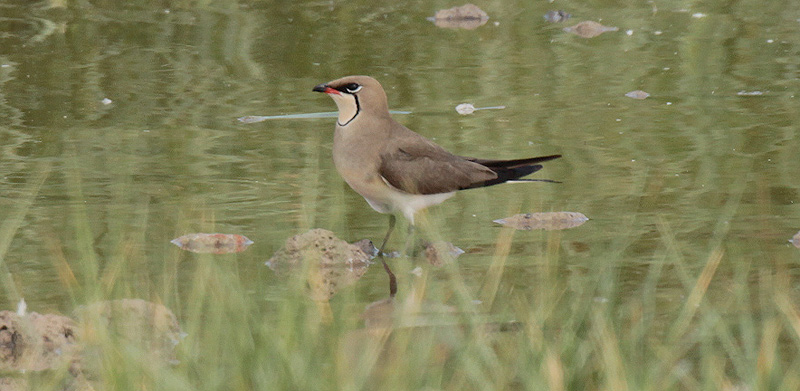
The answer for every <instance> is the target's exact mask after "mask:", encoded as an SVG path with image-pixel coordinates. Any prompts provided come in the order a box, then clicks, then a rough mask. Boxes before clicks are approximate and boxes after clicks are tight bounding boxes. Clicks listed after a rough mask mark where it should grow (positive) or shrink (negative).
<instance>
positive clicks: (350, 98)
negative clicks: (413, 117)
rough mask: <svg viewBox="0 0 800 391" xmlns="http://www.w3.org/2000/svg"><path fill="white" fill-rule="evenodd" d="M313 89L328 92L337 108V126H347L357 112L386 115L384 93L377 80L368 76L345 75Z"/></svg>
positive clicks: (356, 115) (387, 108) (387, 110)
mask: <svg viewBox="0 0 800 391" xmlns="http://www.w3.org/2000/svg"><path fill="white" fill-rule="evenodd" d="M313 91H316V92H324V93H326V94H328V96H330V97H331V98H333V101H334V102H336V106H337V107H338V108H339V119H338V124H339V126H347V125H349V124H350V123H351V122H352V121H354V120H355V119H356V118H357V117H358V116H359V114H361V113H369V115H378V116H388V115H389V106H388V104H387V102H386V93H385V92H384V91H383V87H381V84H380V83H378V81H377V80H375V79H373V78H371V77H369V76H346V77H343V78H341V79H336V80H333V81H330V82H327V83H323V84H319V85H317V86H315V87H314V89H313Z"/></svg>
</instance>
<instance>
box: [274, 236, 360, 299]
mask: <svg viewBox="0 0 800 391" xmlns="http://www.w3.org/2000/svg"><path fill="white" fill-rule="evenodd" d="M357 243H359V245H355V244H350V243H347V242H345V241H344V240H342V239H339V238H337V237H336V235H335V234H334V233H333V232H331V231H328V230H326V229H321V228H317V229H312V230H310V231H308V232H306V233H303V234H300V235H296V236H292V237H291V238H289V239H286V243H285V244H284V246H283V248H281V249H280V250H278V251H276V252H275V254H273V255H272V257H271V258H270V259H269V261H267V262H266V265H267V266H269V268H270V269H272V270H274V271H275V272H276V273H280V274H286V273H291V272H293V271H299V270H307V271H308V273H309V274H308V276H307V278H308V284H309V287H310V288H311V297H312V298H314V299H315V300H328V299H330V298H331V297H332V296H333V295H334V294H335V293H336V292H337V291H338V290H339V288H340V287H342V286H347V285H351V284H353V283H355V282H356V281H358V279H359V278H361V276H363V275H364V273H366V272H367V268H368V267H369V265H370V264H371V262H370V259H372V256H370V255H368V254H367V253H366V252H364V250H363V249H362V247H360V246H363V247H365V248H366V249H367V251H370V250H369V246H366V243H364V242H363V241H361V242H357ZM369 244H370V245H371V242H370V243H369ZM371 247H372V249H374V248H375V247H374V246H371ZM372 251H374V250H372ZM301 266H305V267H301Z"/></svg>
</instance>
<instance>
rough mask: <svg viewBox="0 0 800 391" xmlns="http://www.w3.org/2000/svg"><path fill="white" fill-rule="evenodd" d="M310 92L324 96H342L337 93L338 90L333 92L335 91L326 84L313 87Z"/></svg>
mask: <svg viewBox="0 0 800 391" xmlns="http://www.w3.org/2000/svg"><path fill="white" fill-rule="evenodd" d="M311 91H314V92H324V93H326V94H336V95H341V94H342V93H341V92H339V90H335V89H333V88H331V87H330V86H328V85H327V84H324V83H323V84H319V85H316V86H314V88H313V89H312V90H311Z"/></svg>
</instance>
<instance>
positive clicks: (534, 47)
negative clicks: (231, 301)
mask: <svg viewBox="0 0 800 391" xmlns="http://www.w3.org/2000/svg"><path fill="white" fill-rule="evenodd" d="M571 5H572V6H574V7H575V8H570V9H567V11H568V12H570V13H571V14H572V19H570V20H568V21H566V22H563V23H559V24H553V23H548V22H546V21H545V20H544V19H543V18H542V15H544V14H545V13H546V12H547V11H549V10H551V9H554V8H555V9H557V8H558V7H559V6H561V7H566V6H567V5H566V4H562V5H558V4H555V3H554V4H550V3H547V2H539V3H532V2H529V1H511V2H505V3H503V4H499V3H497V4H495V3H491V4H485V5H484V4H480V6H481V7H482V8H483V9H484V10H485V11H486V12H487V13H488V14H489V16H490V20H489V22H488V23H487V24H486V25H484V26H481V27H479V28H477V29H475V30H454V29H440V28H437V27H435V26H434V25H433V24H432V23H431V22H429V21H427V20H426V17H428V16H431V15H433V13H434V12H435V11H436V8H435V7H433V6H432V5H430V4H428V3H427V2H413V1H399V2H393V3H391V4H390V5H389V4H387V5H380V4H379V5H375V3H374V2H370V1H348V2H327V1H326V2H294V3H285V2H275V3H271V2H258V1H253V2H240V3H238V4H236V3H228V2H212V3H209V4H206V5H204V6H196V7H188V6H187V7H183V6H181V5H180V4H174V5H173V6H172V7H171V8H164V7H151V6H149V5H145V4H134V3H132V4H129V5H114V4H113V3H107V2H88V3H85V4H81V5H79V4H77V3H75V4H73V3H70V5H69V6H63V5H62V3H60V2H55V1H54V2H52V3H48V2H41V3H37V4H35V5H28V4H27V3H23V2H10V3H8V2H6V3H0V8H1V9H2V12H3V18H2V20H0V43H2V44H0V115H1V116H2V118H4V119H5V120H4V121H2V124H0V140H2V142H1V143H0V193H1V194H2V198H0V205H2V210H1V211H0V259H2V264H0V267H2V270H0V271H1V273H0V274H2V275H3V276H4V277H2V287H3V289H1V290H0V303H2V308H7V309H12V308H14V306H15V305H16V303H17V301H18V300H19V299H20V298H21V297H24V298H25V300H26V301H27V303H28V306H29V308H30V309H31V310H34V311H40V312H48V311H60V312H69V311H71V310H72V309H73V307H74V306H75V304H76V303H80V302H81V301H82V296H81V294H80V293H76V288H75V285H72V283H70V282H69V281H72V280H71V279H70V278H71V277H69V278H68V277H66V275H69V274H70V271H71V273H73V274H74V278H75V281H77V285H80V284H81V282H82V281H94V280H97V279H100V280H101V281H103V284H104V285H103V287H104V289H105V292H107V293H108V295H109V296H112V297H140V298H147V299H155V298H158V299H159V300H166V301H170V300H172V299H169V298H173V299H174V298H180V297H181V295H183V294H185V293H186V292H188V291H190V290H191V289H192V284H193V281H192V279H191V278H190V277H191V276H193V273H194V269H195V268H197V267H198V266H197V265H198V262H221V263H227V264H228V265H226V266H224V267H225V268H229V269H227V270H228V271H229V272H231V273H233V275H234V276H236V278H235V279H236V281H238V283H240V284H241V285H242V287H243V289H244V291H246V292H248V294H249V295H250V296H251V298H252V299H253V300H264V299H265V298H266V300H267V301H277V302H280V301H281V300H283V296H282V294H283V292H284V289H285V286H284V285H282V283H283V282H284V281H283V279H282V278H280V277H278V276H275V275H274V273H272V272H271V271H270V270H269V269H268V268H266V267H265V266H264V261H266V260H267V259H268V258H269V257H270V256H271V255H272V253H274V252H275V251H276V250H277V249H278V248H279V247H280V246H281V245H282V244H283V242H284V240H285V239H286V238H288V237H290V236H292V235H295V234H298V233H301V232H304V231H306V230H308V229H310V228H316V227H320V228H326V229H329V230H332V231H334V232H335V233H336V234H337V235H338V236H339V237H341V238H344V239H346V240H349V241H355V240H359V239H363V238H369V239H372V240H373V241H375V242H379V241H380V239H381V238H382V237H383V234H384V232H385V228H386V224H387V218H386V216H383V215H379V214H378V213H376V212H374V211H372V210H371V209H370V208H369V207H368V206H367V204H366V203H365V202H364V200H363V199H362V198H361V197H360V196H358V195H357V194H355V193H354V192H353V191H351V190H350V189H349V188H348V187H347V185H346V184H344V182H343V181H342V180H341V179H340V178H339V177H338V175H337V173H336V171H335V169H334V167H333V164H332V161H331V157H330V154H331V143H332V131H333V126H334V120H332V119H331V118H310V119H309V118H302V119H281V120H278V121H265V122H259V123H251V124H243V123H240V122H239V121H237V118H239V117H242V116H248V115H260V116H271V115H286V114H302V113H319V112H330V111H332V110H334V108H335V106H334V104H333V102H331V101H330V99H329V98H327V97H326V96H324V95H323V94H316V93H313V92H311V88H312V87H313V86H314V85H317V84H319V83H322V82H326V81H329V80H332V79H335V78H338V77H341V76H344V75H348V74H367V75H372V76H374V77H376V78H377V79H378V80H380V81H381V83H382V84H383V86H384V87H385V89H386V92H387V95H388V97H389V103H390V107H391V108H392V109H393V110H402V111H410V112H411V114H408V115H397V116H395V118H396V119H398V120H399V121H401V122H402V123H403V124H404V125H406V126H408V127H409V128H411V129H413V130H416V131H417V132H419V133H422V134H423V135H425V136H427V137H429V138H431V139H433V140H435V141H436V142H437V143H439V144H441V145H442V146H444V147H445V148H447V149H448V150H450V151H452V152H454V153H457V154H461V155H468V156H478V157H486V158H520V157H527V156H535V155H547V154H556V153H558V154H562V155H563V158H561V159H559V160H556V161H552V162H548V163H547V164H545V168H544V170H542V171H541V172H540V173H538V174H537V177H539V178H547V179H553V180H558V181H561V182H563V183H560V184H551V183H530V184H514V185H504V186H496V187H491V188H486V189H478V190H470V191H465V192H461V193H460V194H458V195H457V196H456V197H454V198H453V199H451V200H449V201H448V202H445V203H444V204H443V205H441V206H438V207H435V208H432V209H431V210H430V211H429V213H428V214H427V217H426V218H425V220H427V222H428V224H429V226H428V228H427V231H428V235H430V237H433V238H436V239H444V240H447V241H450V242H453V243H454V244H455V245H456V246H459V247H461V248H463V249H464V250H466V251H467V253H466V254H464V255H462V256H461V257H460V258H459V259H458V268H459V269H460V270H461V272H462V273H463V276H464V282H465V283H466V286H467V288H468V289H470V290H473V291H474V292H476V293H475V296H476V298H479V299H486V297H485V295H483V296H482V293H480V292H484V291H483V290H482V289H485V288H482V287H485V284H486V281H485V277H486V275H487V273H489V274H490V275H493V276H496V277H497V278H498V280H497V282H496V291H495V292H493V293H492V294H491V295H490V296H492V298H493V301H489V303H493V305H492V304H490V305H488V306H487V307H488V308H485V310H486V311H487V312H488V313H490V314H494V315H498V316H503V315H508V311H509V310H508V309H507V304H509V303H512V302H513V300H514V298H515V295H519V294H522V295H531V296H537V295H538V296H537V297H540V298H543V297H545V296H542V295H544V294H543V293H542V292H540V291H539V289H541V288H538V287H537V284H538V286H541V285H542V284H541V281H542V279H544V278H550V277H552V278H556V279H559V280H560V281H562V282H563V283H564V286H566V288H564V289H566V291H568V292H572V293H573V294H575V295H576V297H577V296H579V297H582V298H587V297H589V298H594V299H595V300H596V302H597V303H605V302H609V301H610V302H612V303H620V302H626V301H627V300H629V298H630V297H632V296H635V295H639V294H640V293H641V292H646V293H647V292H649V293H652V294H653V296H652V297H654V298H656V299H657V300H658V302H657V303H649V304H652V305H654V306H655V305H657V306H658V309H657V310H654V311H655V316H657V317H658V316H663V317H664V318H666V319H674V318H675V317H676V316H677V315H676V312H675V311H676V308H678V307H679V306H680V305H681V304H682V303H684V302H685V301H686V300H687V298H686V293H687V289H684V288H686V287H687V286H689V288H691V285H692V284H693V283H694V280H695V279H696V278H697V277H698V276H699V275H700V274H701V272H702V270H703V269H704V267H706V266H707V265H708V264H709V262H710V260H711V259H712V258H714V257H715V256H716V255H715V254H719V253H721V254H722V258H721V261H720V263H719V267H718V269H717V270H716V273H715V274H714V276H713V278H712V279H711V281H710V283H709V285H708V290H707V293H706V296H705V298H704V300H709V303H711V306H712V307H717V306H718V307H720V308H723V310H721V311H722V312H723V313H726V314H730V313H740V312H745V313H748V314H750V315H752V316H754V317H756V318H757V317H758V316H759V314H760V311H761V305H760V304H758V303H759V300H764V297H763V295H765V294H761V293H758V290H759V287H760V286H761V285H759V284H763V283H764V282H763V281H764V276H767V275H768V276H780V277H781V278H783V277H785V278H788V282H787V285H786V287H787V288H790V290H789V291H788V294H790V295H791V297H792V298H793V299H794V300H797V299H799V298H800V297H798V295H797V292H796V286H797V283H796V281H795V280H796V276H797V274H798V268H797V266H796V265H797V261H798V259H800V258H798V257H800V254H798V251H800V250H798V249H796V248H794V247H792V246H791V244H789V243H788V242H787V239H790V238H791V237H792V235H794V234H795V233H796V232H797V231H798V230H800V182H798V173H800V159H799V158H798V150H800V141H799V140H800V139H798V137H797V133H798V128H797V123H798V115H799V114H798V113H800V110H799V109H800V104H798V99H800V98H798V97H797V94H798V92H799V91H798V87H799V86H800V83H799V82H798V77H800V73H798V69H799V68H798V67H800V53H798V51H800V49H798V48H800V46H798V45H800V34H799V32H800V22H798V20H800V8H797V7H794V6H793V3H792V2H768V3H763V2H756V1H750V2H738V3H735V4H734V5H733V6H731V7H729V8H725V7H722V6H719V5H717V4H715V3H703V2H701V3H697V4H696V3H692V4H691V5H687V4H684V3H682V2H677V1H668V2H658V3H645V2H642V3H641V4H631V5H629V6H628V5H627V4H621V3H615V2H593V3H592V4H588V3H587V4H571ZM554 6H555V7H554ZM581 20H598V21H601V22H602V23H603V24H604V25H607V26H616V27H619V31H617V32H607V33H604V34H602V35H600V36H598V37H595V38H591V39H584V38H580V37H577V36H575V35H572V34H568V33H566V32H564V31H562V28H563V27H565V26H569V25H573V24H574V23H577V22H579V21H581ZM633 90H643V91H646V92H647V93H649V94H650V97H649V98H647V99H644V100H636V99H631V98H628V97H626V96H625V94H626V93H628V92H630V91H633ZM754 92H755V93H754ZM759 93H760V94H759ZM104 99H109V100H110V103H109V102H108V101H105V102H104V101H103V100H104ZM460 103H472V104H474V105H475V107H487V106H500V105H502V106H505V109H502V110H480V111H476V112H475V113H473V114H471V115H459V114H458V113H457V112H456V111H455V107H456V105H458V104H460ZM540 211H544V212H546V211H574V212H581V213H583V214H585V215H586V216H588V217H589V218H590V219H591V220H590V221H589V222H587V223H586V224H584V225H582V226H580V227H578V228H574V229H570V230H565V231H560V232H544V231H530V232H528V231H520V232H512V231H509V230H507V229H504V228H500V227H499V226H497V225H496V224H493V223H492V221H493V220H496V219H499V218H503V217H506V216H510V215H512V214H516V213H526V212H540ZM192 232H222V233H235V234H241V235H246V236H247V237H248V238H250V239H252V240H253V241H254V242H255V244H253V245H252V246H251V247H250V248H249V249H248V250H247V251H245V252H242V253H239V254H236V255H221V256H214V257H211V258H198V257H196V256H194V255H192V254H188V253H181V252H180V250H179V249H178V248H177V247H175V246H173V245H171V244H170V240H171V239H174V238H176V237H178V236H181V235H183V234H186V233H192ZM398 232H399V233H400V234H398V235H396V236H395V237H394V239H393V240H392V241H391V243H390V246H392V247H395V248H399V247H401V246H402V244H403V240H404V237H403V232H404V230H403V229H400V230H399V231H398ZM506 242H507V243H508V248H505V247H503V245H501V244H502V243H506ZM506 251H507V252H508V254H509V256H508V258H507V260H505V261H504V263H503V265H502V268H503V269H502V270H503V272H502V273H501V274H499V275H497V274H492V273H496V271H492V270H490V265H493V264H495V265H496V263H495V261H496V257H495V255H496V254H501V255H502V254H504V253H505V252H506ZM78 260H82V261H87V260H92V261H93V263H92V264H94V265H96V266H95V267H92V266H89V267H86V266H83V265H84V263H78ZM414 266H415V265H414V264H399V263H398V264H396V267H397V269H398V270H397V271H396V272H397V273H398V276H400V277H401V279H402V278H405V279H407V280H408V279H411V277H410V275H409V274H408V273H407V272H408V271H409V270H410V269H412V268H413V267H414ZM662 266H663V268H662ZM656 267H657V268H658V270H659V272H658V273H656V274H654V273H653V272H652V270H655V269H654V268H656ZM114 270H122V271H124V272H119V273H117V272H114ZM550 273H552V274H550ZM431 274H432V275H433V281H434V284H435V283H439V284H447V281H448V280H449V277H448V276H449V275H448V273H445V272H442V271H438V270H431ZM548 276H549V277H548ZM654 276H655V277H654ZM759 278H761V280H759ZM170 279H175V281H174V282H173V283H172V285H171V284H164V285H161V284H160V283H158V282H160V281H166V280H170ZM759 281H761V282H760V283H759ZM444 286H445V285H441V286H440V287H436V286H435V285H434V286H432V288H431V289H432V290H433V291H439V290H441V291H447V288H445V287H444ZM117 287H119V288H117ZM562 287H563V286H562ZM350 289H351V294H349V295H344V296H342V297H343V298H342V299H340V300H346V301H348V302H350V303H351V304H352V305H353V306H363V305H366V304H367V303H370V302H373V301H375V300H379V299H381V298H383V297H385V292H386V282H385V276H384V275H383V272H382V271H381V270H380V268H378V267H373V268H372V269H371V270H370V271H369V272H368V273H367V275H366V276H365V277H364V278H363V279H362V280H361V281H360V282H359V284H358V285H357V286H356V287H355V288H350ZM401 289H403V288H402V285H401ZM742 289H744V290H742ZM575 292H582V293H581V294H577V293H575ZM540 293H542V295H540ZM733 298H737V299H736V300H734V299H733ZM182 303H183V301H182V300H180V299H176V300H174V301H173V302H172V303H171V304H172V305H173V306H175V307H179V308H177V310H178V311H180V307H181V306H183V305H184V304H186V303H183V304H182ZM186 305H188V304H186ZM643 305H644V306H647V305H648V303H644V304H643Z"/></svg>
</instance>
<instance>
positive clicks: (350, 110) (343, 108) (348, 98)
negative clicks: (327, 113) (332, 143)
mask: <svg viewBox="0 0 800 391" xmlns="http://www.w3.org/2000/svg"><path fill="white" fill-rule="evenodd" d="M331 97H333V101H334V102H336V107H337V108H339V119H337V122H339V125H340V126H344V125H347V123H348V122H350V121H352V120H353V117H355V116H356V114H358V104H357V103H356V97H355V95H351V94H341V95H333V94H331Z"/></svg>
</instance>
